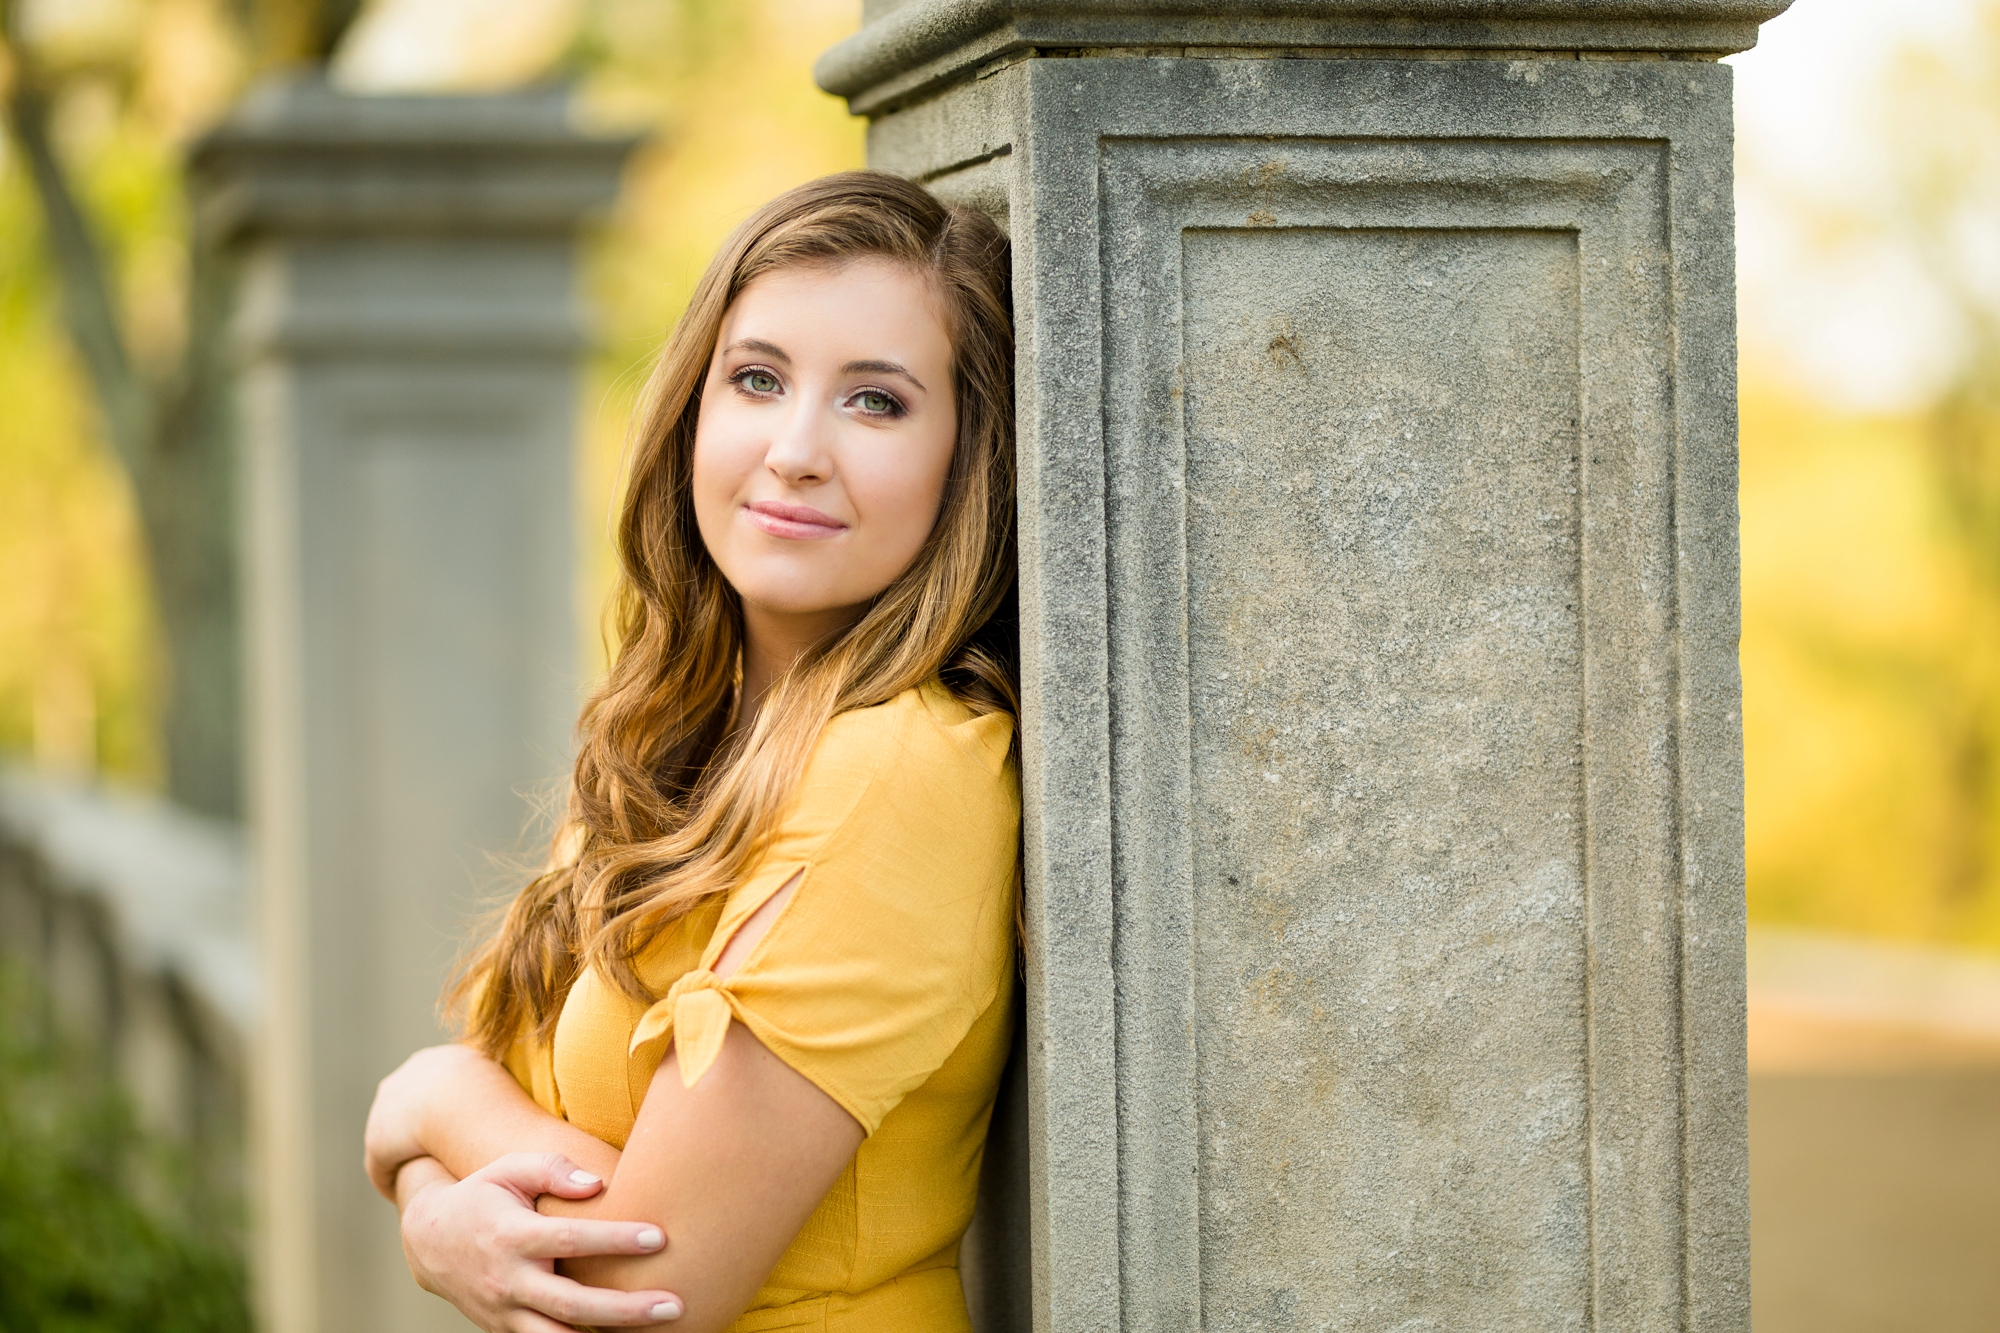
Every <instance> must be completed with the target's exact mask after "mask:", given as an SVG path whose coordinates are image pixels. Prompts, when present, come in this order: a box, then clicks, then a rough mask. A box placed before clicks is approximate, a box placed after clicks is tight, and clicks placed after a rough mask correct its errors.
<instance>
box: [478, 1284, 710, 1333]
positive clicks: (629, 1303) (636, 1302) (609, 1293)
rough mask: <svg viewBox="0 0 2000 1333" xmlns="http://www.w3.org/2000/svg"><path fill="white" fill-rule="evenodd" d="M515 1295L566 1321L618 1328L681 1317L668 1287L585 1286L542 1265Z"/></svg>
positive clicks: (677, 1303) (674, 1298)
mask: <svg viewBox="0 0 2000 1333" xmlns="http://www.w3.org/2000/svg"><path fill="white" fill-rule="evenodd" d="M514 1299H515V1300H517V1301H519V1302H520V1303H521V1304H522V1305H524V1306H527V1307H528V1308H529V1309H531V1310H538V1311H540V1312H541V1313H543V1314H545V1315H547V1316H549V1317H550V1318H551V1319H558V1320H561V1321H562V1322H563V1323H566V1324H583V1325H593V1326H596V1327H613V1328H617V1327H629V1326H631V1325H633V1324H661V1323H665V1322H666V1321H668V1320H670V1319H679V1318H680V1317H681V1300H680V1297H678V1296H676V1295H674V1294H673V1293H672V1292H670V1291H613V1290H612V1289H610V1288H609V1287H586V1286H584V1285H583V1284H582V1283H581V1282H573V1281H571V1280H570V1279H569V1278H566V1277H557V1276H556V1275H555V1274H554V1273H549V1272H544V1271H543V1270H541V1269H536V1270H534V1271H533V1273H532V1274H531V1275H528V1276H526V1277H525V1278H524V1280H523V1281H522V1283H521V1286H520V1289H519V1290H517V1291H516V1292H515V1295H514Z"/></svg>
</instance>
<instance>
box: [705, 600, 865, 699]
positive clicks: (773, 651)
mask: <svg viewBox="0 0 2000 1333" xmlns="http://www.w3.org/2000/svg"><path fill="white" fill-rule="evenodd" d="M865 610H867V608H866V607H865V606H843V607H837V608H835V609H833V610H830V611H803V612H801V611H771V610H768V609H765V608H763V607H755V606H751V605H749V604H748V603H745V604H744V607H743V707H742V709H741V712H740V715H739V718H738V721H737V725H738V726H743V727H747V726H749V725H750V724H751V723H752V722H755V721H756V720H757V713H758V711H759V710H760V709H762V708H763V706H764V697H765V696H766V695H768V694H769V693H770V692H771V687H772V686H773V685H775V684H777V683H778V677H780V676H782V675H784V674H785V672H787V671H789V670H790V669H791V667H792V663H794V662H796V661H798V660H799V657H800V656H801V655H802V654H803V653H805V652H806V650H807V649H809V648H811V647H812V646H813V645H814V644H817V643H822V642H824V641H825V640H827V639H829V638H831V637H832V636H833V635H835V634H838V633H839V632H840V631H842V630H844V629H846V628H847V627H848V626H849V625H852V624H853V623H854V622H855V621H857V620H859V619H861V615H862V612H864V611H865Z"/></svg>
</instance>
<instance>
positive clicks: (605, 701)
mask: <svg viewBox="0 0 2000 1333" xmlns="http://www.w3.org/2000/svg"><path fill="white" fill-rule="evenodd" d="M863 257H876V258H881V259H886V260H889V261H891V262H893V263H896V264H902V265H906V266H908V267H909V268H910V269H912V270H913V271H916V272H918V273H921V274H923V275H924V276H925V277H927V278H928V280H929V281H930V283H931V284H932V287H933V290H934V291H935V293H936V294H937V296H938V298H939V303H940V306H941V308H942V310H943V312H944V314H945V319H946V325H947V327H946V332H947V333H948V334H949V336H950V339H951V346H952V351H953V361H954V365H953V383H954V386H955V388H956V390H957V398H958V439H957V444H956V447H955V449H954V452H953V454H952V460H951V467H950V471H949V473H948V476H947V479H946V482H945V491H944V498H943V503H942V505H941V506H940V509H939V513H938V518H937V524H936V526H935V527H934V528H933V529H932V531H931V534H930V536H929V538H928V540H927V541H926V542H925V543H924V546H923V548H922V550H921V551H919V552H918V554H917V557H916V560H915V561H914V562H913V563H912V564H911V565H910V567H909V568H908V569H906V570H905V571H904V572H903V573H902V574H901V575H900V576H899V577H898V578H897V579H896V581H895V582H893V583H891V584H890V585H889V586H888V587H887V588H886V589H884V590H883V591H882V592H881V593H880V594H879V595H878V596H877V597H876V598H875V600H874V601H873V602H872V603H871V604H870V605H869V607H868V609H867V611H866V612H865V613H864V614H863V615H862V616H861V618H860V620H858V621H857V622H856V623H855V624H854V625H853V626H852V627H851V628H849V629H847V630H846V631H844V632H842V633H840V634H838V635H834V636H832V637H830V638H829V639H828V640H827V641H825V642H822V643H820V644H819V645H817V646H816V647H815V648H813V649H812V650H811V651H809V652H807V653H806V654H805V655H804V656H802V657H801V658H800V659H799V660H798V661H797V662H796V663H795V664H794V665H793V666H792V667H791V668H790V669H789V670H788V671H787V672H786V673H785V674H784V675H783V676H782V677H781V678H780V679H779V680H778V681H777V682H776V683H775V684H774V685H773V686H772V687H771V689H770V692H769V693H768V695H767V696H766V697H765V699H764V700H763V703H762V705H761V706H760V708H759V709H758V711H757V713H756V716H755V720H754V721H753V722H752V723H750V724H749V725H748V726H739V725H738V717H739V708H740V703H741V700H740V698H739V685H740V680H741V653H742V648H743V616H742V605H741V602H740V601H739V600H738V598H737V594H736V591H735V589H733V588H731V587H730V585H729V583H728V581H727V580H725V579H724V578H723V576H722V571H721V570H720V569H718V568H717V567H716V564H715V562H714V560H712V559H711V558H710V557H709V554H708V550H707V548H706V547H705V546H704V545H703V544H702V540H701V536H700V533H699V531H698V530H697V529H696V527H695V514H694V501H693V496H692V491H691V487H690V477H691V473H692V469H693V461H694V440H695V423H696V420H697V418H698V417H699V415H700V411H701V393H702V385H703V383H704V381H705V380H706V378H707V374H708V369H709V363H710V361H711V359H712V358H713V356H714V354H715V345H716V340H717V337H718V336H719V333H720V330H721V327H722V321H723V316H724V314H725V312H726V311H727V310H728V308H729V305H730V303H731V302H732V301H734V300H735V299H736V296H737V294H738V293H739V292H741V291H742V290H743V289H744V288H745V287H746V286H748V285H749V284H750V283H752V282H754V281H755V280H756V279H757V278H758V277H759V276H761V275H763V274H766V273H770V272H773V271H776V270H779V269H786V268H793V267H798V266H806V267H813V266H821V267H838V266H839V265H841V264H844V263H847V262H850V261H852V260H855V259H860V258H863ZM1010 282H1011V279H1010V272H1009V262H1008V249H1007V240H1006V237H1005V236H1003V235H1002V234H1001V232H1000V231H999V229H998V228H997V227H995V226H994V225H993V223H992V222H991V221H990V220H989V219H988V218H987V217H986V216H985V215H983V214H981V213H978V212H975V211H973V210H971V209H966V208H954V207H949V206H947V205H945V204H944V203H942V202H940V201H939V200H938V199H937V198H935V197H934V196H932V195H931V194H930V193H928V192H927V191H925V190H924V189H923V188H922V187H920V186H917V185H914V184H912V183H910V182H909V181H905V180H902V179H900V178H898V177H895V176H889V175H885V174H882V173H880V172H872V171H854V172H845V173H842V174H840V175H836V176H828V177H825V178H824V179H822V180H817V181H813V182H811V183H809V184H806V185H802V186H800V187H798V188H797V189H795V190H792V191H790V192H789V193H787V194H784V195H782V196H780V197H779V198H777V199H774V200H772V201H771V202H770V203H769V204H766V205H765V206H764V207H763V208H761V209H759V210H758V211H757V213H756V214H755V215H753V216H752V217H751V218H749V219H748V220H747V221H746V222H744V223H743V225H742V226H740V227H738V228H737V230H736V232H735V233H734V234H733V235H732V236H731V237H730V238H729V240H728V241H727V242H726V243H724V245H723V247H722V249H721V251H720V252H719V253H718V254H717V255H716V257H715V259H714V261H713V262H712V263H710V265H709V267H708V271H707V272H706V273H705V274H704V275H703V276H702V279H701V282H700V284H699V285H698V286H697V287H696V288H695V291H694V295H693V297H692V299H691V300H690V301H689V302H688V306H687V310H686V312H685V313H683V314H682V316H681V318H680V321H679V323H678V324H676V325H675V327H674V331H673V333H672V335H671V336H670V337H669V338H668V339H667V343H666V347H665V349H664V351H663V352H662V353H661V356H660V360H659V364H658V366H657V367H656V368H655V370H654V372H653V375H652V379H651V381H650V383H649V385H648V387H647V393H646V404H647V405H646V407H645V409H644V413H643V417H642V424H641V426H640V428H639V430H638V432H637V434H636V438H635V440H634V443H633V447H632V451H631V464H630V472H629V475H628V477H627V480H626V492H625V500H624V505H623V508H622V511H621V514H620V517H619V521H618V529H617V532H618V556H619V562H620V567H621V569H620V578H619V582H618V586H617V590H616V592H615V594H614V600H613V603H612V606H611V609H610V612H609V626H610V628H611V630H612V632H613V633H615V635H616V639H617V651H616V653H615V655H614V658H613V661H612V665H611V670H610V673H609V675H608V676H607V677H606V679H605V681H604V683H603V684H602V686H600V687H599V688H598V689H597V691H596V692H595V694H594V695H593V696H592V697H591V698H590V700H589V702H588V703H587V704H585V706H584V709H583V715H582V719H581V721H580V723H579V745H578V750H577V756H576V767H575V770H574V773H573V775H572V779H571V783H570V793H569V801H568V808H567V811H566V813H565V816H564V818H563V820H562V823H561V826H560V828H559V829H558V831H557V833H556V836H555V839H554V842H553V845H552V848H551V855H550V858H549V863H548V868H547V869H546V870H545V871H544V872H543V873H542V874H540V875H539V876H538V877H537V878H535V879H534V880H533V881H531V882H530V883H529V884H528V885H527V887H525V888H524V889H522V890H521V892H520V894H519V895H518V896H517V897H516V898H515V899H514V901H513V903H512V905H511V906H510V907H509V908H508V909H507V912H506V915H505V917H504V918H503V920H502V922H501V925H500V928H499V930H498V932H497V933H496V934H494V935H493V937H492V938H491V939H490V940H488V941H487V942H486V943H485V944H484V945H483V946H481V947H480V948H479V949H477V950H476V951H475V952H474V953H473V954H472V955H471V956H470V957H469V958H468V959H467V960H466V962H465V965H464V966H463V967H462V968H461V969H460V971H459V974H458V977H457V979H456V981H455V982H454V984H453V986H452V988H451V990H450V992H449V993H448V997H447V999H448V1002H449V1003H451V1004H453V1005H454V1006H455V1007H459V1008H460V1009H461V1011H462V1012H463V1015H464V1030H465V1034H466V1036H467V1038H468V1039H469V1040H471V1041H473V1042H474V1043H475V1044H477V1045H478V1046H480V1047H482V1048H483V1049H484V1050H486V1051H487V1052H488V1053H489V1054H493V1055H495V1056H498V1055H500V1054H502V1053H503V1052H504V1051H505V1050H506V1049H507V1047H508V1046H509V1045H510V1044H511V1043H512V1042H513V1041H514V1040H515V1039H516V1038H517V1037H519V1036H521V1035H524V1034H533V1035H534V1036H535V1037H536V1038H538V1039H546V1038H547V1037H548V1036H549V1034H550V1033H551V1032H552V1031H553V1029H554V1026H555V1021H556V1018H557V1015H558V1014H559V1013H560V1011H561V1008H562V1004H563V1000H564V999H565V998H566V997H567V996H568V994H569V989H570V987H571V985H572V984H573V983H574V982H575V980H576V978H577V976H578V975H580V973H581V971H582V970H583V969H584V968H586V967H592V966H595V967H597V968H599V969H600V970H601V971H602V973H603V974H604V975H605V976H606V977H607V978H609V979H610V980H611V981H613V982H614V983H615V984H616V985H617V986H619V988H620V989H622V990H624V991H626V992H627V993H629V994H631V995H633V996H635V997H639V998H642V999H643V998H650V997H649V994H648V992H647V989H646V987H645V985H644V983H643V982H642V981H641V980H640V978H639V976H638V973H637V971H636V969H635V966H634V960H635V958H636V957H637V956H638V955H639V954H640V953H641V952H642V951H643V950H644V949H645V948H646V946H647V945H648V944H649V943H650V942H651V941H652V940H654V939H655V938H657V937H658V935H659V933H660V932H661V931H662V930H663V929H664V928H666V927H667V926H668V925H669V924H671V923H672V922H674V921H675V920H677V919H678V918H680V917H682V916H685V915H686V914H687V913H688V912H690V911H691V910H693V909H694V908H695V907H697V906H698V905H700V904H701V903H703V902H704V901H706V900H708V899H710V898H713V897H714V896H715V895H717V894H722V893H727V892H728V891H729V889H730V888H731V887H732V886H733V885H735V884H736V883H738V882H740V880H741V878H742V876H743V874H744V872H745V871H746V870H747V869H748V868H749V866H750V863H751V862H752V861H753V860H754V859H755V857H756V856H757V854H758V852H759V850H760V849H761V848H762V847H763V846H764V845H765V843H766V842H767V841H768V839H769V837H770V836H771V835H772V834H773V833H774V832H775V829H776V825H777V822H778V820H779V818H780V816H781V815H782V813H783V812H784V809H785V807H786V805H787V802H788V800H789V798H790V797H791V795H792V792H793V790H794V788H795V786H796V785H797V782H798V780H799V776H800V773H801V772H802V771H803V769H804V767H805V763H806V760H807V757H808V756H809V754H810V753H811V750H812V747H813V744H814V742H815V741H816V740H817V739H818V737H819V735H820V732H821V731H822V729H824V727H825V726H826V724H827V722H828V721H829V720H830V719H831V718H833V717H834V716H835V715H836V714H839V713H842V712H845V711H847V710H849V709H854V708H866V707H868V706H870V705H872V704H879V703H883V702H886V701H887V700H889V699H891V698H894V697H895V696H896V695H897V694H899V693H901V692H902V691H904V690H907V689H909V688H910V687H912V686H914V685H918V684H920V683H922V682H923V681H925V680H928V679H930V678H931V677H933V676H937V677H940V678H941V679H942V680H943V682H944V684H945V687H946V688H947V689H949V690H951V691H952V693H954V694H955V695H956V696H957V697H958V698H959V699H961V700H963V701H964V702H965V703H966V704H967V705H968V706H970V707H971V708H973V709H974V710H975V711H977V712H981V713H986V712H996V711H1003V710H1004V711H1007V712H1013V711H1015V710H1016V707H1017V703H1016V685H1015V674H1014V673H1015V666H1014V651H1013V639H1014V634H1013V631H1014V625H1013V623H1012V622H1013V620H1014V616H1013V615H1012V612H1011V604H1012V599H1013V590H1014V383H1013V362H1014V339H1013V318H1012V302H1011V299H1010Z"/></svg>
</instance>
